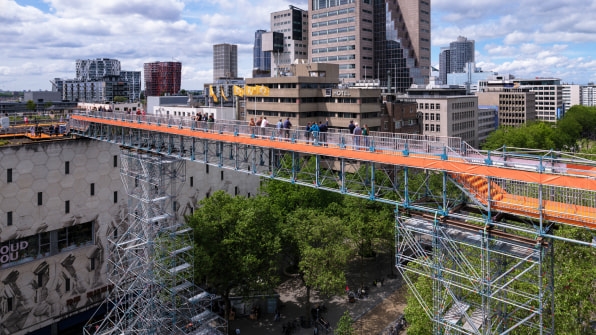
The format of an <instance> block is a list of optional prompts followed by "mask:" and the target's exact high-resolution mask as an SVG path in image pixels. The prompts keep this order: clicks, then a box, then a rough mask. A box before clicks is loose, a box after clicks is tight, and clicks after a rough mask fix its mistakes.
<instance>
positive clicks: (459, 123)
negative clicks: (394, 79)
mask: <svg viewBox="0 0 596 335" xmlns="http://www.w3.org/2000/svg"><path fill="white" fill-rule="evenodd" d="M408 92H409V97H410V98H414V99H416V102H417V103H418V111H417V112H418V113H419V115H420V119H421V120H422V134H424V135H429V136H448V137H460V138H461V139H462V140H463V141H465V142H467V143H468V144H469V145H471V146H472V147H475V148H477V147H478V146H479V144H480V141H479V137H478V126H479V121H478V116H479V115H478V114H479V113H478V98H477V97H476V96H473V95H456V94H454V93H458V92H462V90H450V89H445V90H441V89H434V90H409V91H408Z"/></svg>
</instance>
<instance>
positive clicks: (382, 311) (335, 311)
mask: <svg viewBox="0 0 596 335" xmlns="http://www.w3.org/2000/svg"><path fill="white" fill-rule="evenodd" d="M373 272H375V271H369V272H367V273H366V274H364V278H365V279H364V280H365V282H366V283H369V284H368V286H369V294H368V297H367V298H364V299H356V301H355V302H354V303H349V302H348V299H347V295H341V296H334V297H331V298H330V299H322V298H321V297H319V296H317V295H316V294H313V292H311V295H312V296H311V304H312V305H313V306H314V305H316V304H317V303H321V302H322V303H324V304H325V306H326V307H327V312H326V313H325V314H324V317H325V319H326V320H327V321H329V323H330V324H331V328H332V331H331V332H329V334H333V329H334V328H335V327H336V325H337V322H338V320H339V318H340V317H341V316H342V315H343V313H344V312H345V311H346V310H348V311H349V312H350V315H351V316H352V319H353V320H354V321H355V322H354V329H356V334H362V335H364V334H366V335H374V334H387V331H388V329H389V327H390V326H391V325H393V324H395V321H396V320H397V319H398V318H399V317H400V316H401V315H402V314H403V308H404V307H405V285H404V286H403V287H402V284H403V281H402V280H401V278H400V277H399V276H397V278H394V279H392V278H388V277H387V276H384V280H383V285H382V286H381V285H379V286H376V287H373V286H372V285H373V279H370V280H368V279H369V278H368V277H371V276H370V274H371V273H373ZM359 275H361V274H359ZM351 277H353V276H351ZM358 278H360V277H358ZM352 279H353V280H352V281H353V282H357V281H359V280H354V278H352ZM278 292H279V293H280V300H281V303H282V304H283V307H282V308H281V309H280V310H281V320H279V321H277V322H275V321H274V320H273V314H263V315H262V316H261V318H260V319H259V320H250V319H249V318H248V317H243V318H239V319H236V320H232V321H229V330H230V331H229V334H235V333H234V330H235V329H236V328H238V329H240V334H241V335H262V334H283V332H282V327H283V325H284V324H287V323H288V322H291V321H294V320H296V319H299V318H300V316H301V315H305V308H304V305H305V302H306V301H305V299H306V289H305V288H304V287H303V286H302V285H301V282H300V280H299V279H297V278H293V279H289V280H287V281H286V282H284V283H282V285H280V288H279V290H278ZM313 332H314V328H313V327H311V328H302V327H299V328H298V329H297V330H296V331H294V332H293V333H292V335H312V334H313ZM319 334H321V335H322V334H325V332H324V331H322V330H319Z"/></svg>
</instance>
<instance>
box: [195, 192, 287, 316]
mask: <svg viewBox="0 0 596 335" xmlns="http://www.w3.org/2000/svg"><path fill="white" fill-rule="evenodd" d="M276 213H279V211H277V210H274V209H272V208H271V206H270V205H269V202H268V200H267V199H265V198H263V197H256V198H250V199H247V198H245V197H232V196H230V195H228V194H226V193H225V192H223V191H217V192H215V193H214V194H213V195H212V196H211V197H209V198H206V199H203V200H201V201H200V202H199V208H198V209H197V210H196V211H195V212H194V213H193V215H192V216H191V217H189V218H188V222H189V224H190V226H191V227H192V228H193V231H194V240H195V244H196V248H195V249H196V253H195V269H196V272H197V275H198V278H199V282H204V283H205V284H206V285H208V286H210V287H212V288H214V289H215V290H216V292H217V293H218V294H220V295H221V296H222V297H223V299H224V301H225V303H226V312H227V311H229V307H230V300H229V298H230V293H231V292H232V290H237V291H238V292H239V293H240V294H242V295H243V296H247V295H250V294H251V292H254V291H259V292H268V291H269V290H271V289H272V288H274V287H275V286H276V285H277V284H278V278H279V277H278V275H277V272H278V271H277V264H278V254H279V251H280V250H281V244H280V237H279V233H278V231H277V228H278V225H277V222H278V221H279V219H280V218H279V216H278V214H276Z"/></svg>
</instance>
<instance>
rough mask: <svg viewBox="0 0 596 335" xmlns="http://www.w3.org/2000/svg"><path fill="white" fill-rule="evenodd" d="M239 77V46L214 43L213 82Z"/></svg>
mask: <svg viewBox="0 0 596 335" xmlns="http://www.w3.org/2000/svg"><path fill="white" fill-rule="evenodd" d="M237 77H238V46H237V45H235V44H228V43H223V44H215V45H213V82H218V80H225V79H232V78H237Z"/></svg>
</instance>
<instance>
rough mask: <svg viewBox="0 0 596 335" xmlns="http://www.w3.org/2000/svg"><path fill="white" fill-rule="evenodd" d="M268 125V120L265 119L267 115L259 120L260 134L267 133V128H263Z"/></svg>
mask: <svg viewBox="0 0 596 335" xmlns="http://www.w3.org/2000/svg"><path fill="white" fill-rule="evenodd" d="M268 125H269V121H267V117H266V116H265V117H264V118H263V121H261V135H263V136H265V135H267V134H266V131H267V130H266V129H265V128H267V126H268Z"/></svg>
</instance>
